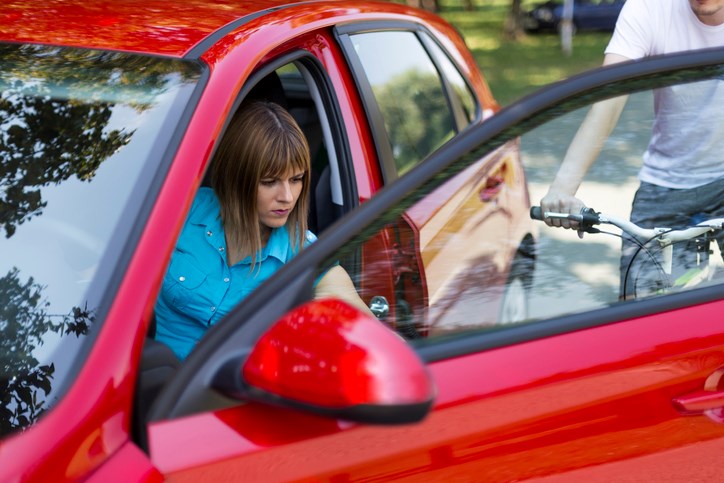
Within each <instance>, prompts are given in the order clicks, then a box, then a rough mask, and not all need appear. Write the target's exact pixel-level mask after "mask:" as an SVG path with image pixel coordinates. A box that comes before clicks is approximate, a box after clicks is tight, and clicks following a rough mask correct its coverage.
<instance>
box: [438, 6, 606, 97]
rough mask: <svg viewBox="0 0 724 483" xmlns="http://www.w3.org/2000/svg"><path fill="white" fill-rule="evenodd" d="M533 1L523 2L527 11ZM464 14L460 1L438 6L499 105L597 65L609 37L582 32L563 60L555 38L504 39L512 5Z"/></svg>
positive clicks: (476, 8)
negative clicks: (468, 51) (463, 41)
mask: <svg viewBox="0 0 724 483" xmlns="http://www.w3.org/2000/svg"><path fill="white" fill-rule="evenodd" d="M535 3H540V2H539V1H536V0H525V1H524V2H523V8H524V9H527V8H529V7H530V6H531V5H533V4H535ZM473 4H474V10H473V11H472V12H468V11H465V10H464V8H463V2H462V0H457V1H452V0H448V1H447V2H442V3H441V7H442V10H441V12H439V14H440V15H441V16H442V17H443V18H445V19H446V20H447V21H448V22H450V23H451V24H453V25H454V26H455V27H457V28H458V30H460V32H461V33H462V35H463V37H464V38H465V41H466V43H467V44H468V47H470V50H471V51H472V53H473V56H474V57H475V60H476V62H477V64H478V66H479V67H480V69H481V70H482V71H483V75H484V76H485V78H486V80H487V81H488V84H489V85H490V89H491V90H492V91H493V95H494V96H495V98H496V99H497V100H498V102H499V103H500V104H501V105H506V104H510V103H511V102H512V101H514V100H516V99H518V98H520V97H522V96H524V95H526V94H529V93H531V92H533V91H534V90H536V89H538V88H540V87H542V86H544V85H546V84H549V83H551V82H556V81H559V80H563V79H566V78H568V77H570V76H572V75H575V74H578V73H580V72H582V71H584V70H588V69H592V68H595V67H598V66H600V65H601V62H602V61H603V51H604V49H605V48H606V45H607V44H608V41H609V39H610V38H611V33H610V32H581V33H578V34H576V36H575V37H574V38H573V52H572V53H571V55H570V56H567V55H566V54H565V53H564V52H563V50H562V48H561V39H560V37H559V36H558V35H557V34H555V33H540V34H527V35H525V36H524V37H523V38H522V39H520V40H518V41H509V40H505V39H504V36H503V25H504V23H505V18H506V15H508V12H509V10H510V4H511V0H478V1H476V2H473Z"/></svg>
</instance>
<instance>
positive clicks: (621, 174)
mask: <svg viewBox="0 0 724 483" xmlns="http://www.w3.org/2000/svg"><path fill="white" fill-rule="evenodd" d="M697 75H698V74H697ZM715 75H717V76H719V77H721V75H722V74H721V71H718V72H716V73H715ZM678 79H679V80H678V82H679V84H676V85H672V86H669V87H664V88H657V89H649V90H644V91H639V89H640V88H641V85H640V84H637V85H636V86H634V87H635V89H636V92H635V93H633V94H631V95H629V96H628V97H627V101H626V103H625V108H624V110H623V113H622V115H621V118H620V120H619V121H618V124H617V126H616V128H615V129H614V131H613V132H612V133H611V135H610V136H609V138H608V139H607V140H606V142H605V143H604V145H603V146H602V149H601V152H600V154H599V155H598V157H597V160H596V162H595V163H594V165H593V167H592V168H591V169H590V170H589V171H588V173H587V175H586V177H585V179H584V181H583V183H582V185H581V187H580V189H579V191H578V193H577V196H578V197H579V198H580V199H581V200H582V201H583V202H584V203H585V204H586V205H587V206H589V207H591V208H593V209H595V210H596V211H597V212H603V213H604V216H603V218H602V221H603V223H601V224H600V225H596V226H594V227H593V228H594V230H593V232H590V233H585V234H584V235H583V236H582V237H580V236H579V235H578V233H577V232H576V231H574V230H565V229H563V228H559V227H550V226H547V225H546V224H544V223H542V222H541V221H537V220H532V219H531V218H530V212H529V208H530V204H531V203H532V204H533V205H538V204H539V200H540V199H541V198H542V197H543V196H544V195H545V193H546V192H547V190H548V187H549V186H550V184H551V182H552V181H553V178H554V176H555V175H556V173H557V171H558V169H559V168H560V165H561V161H562V160H563V157H564V155H565V153H566V150H567V148H568V146H569V144H570V143H571V141H572V139H573V138H574V135H575V134H576V133H577V130H578V128H579V127H580V126H581V124H582V122H583V119H584V117H586V115H587V114H588V112H589V110H590V106H589V105H584V106H583V107H580V108H578V109H575V110H574V109H573V108H570V109H566V106H560V105H559V106H556V107H555V108H551V110H550V111H548V112H544V113H541V114H539V115H538V116H535V117H534V118H530V119H526V120H525V121H523V122H522V123H521V124H519V125H518V126H514V127H513V128H512V129H511V130H510V131H509V134H508V135H507V136H508V139H510V136H513V133H517V134H520V133H523V134H521V135H520V136H519V137H517V138H515V139H511V140H509V141H508V143H507V144H504V145H503V146H502V147H497V146H499V145H500V143H499V141H500V140H499V139H498V140H497V141H493V142H491V143H490V145H489V146H491V147H490V148H489V149H487V148H485V146H483V147H481V148H480V149H479V150H478V151H474V152H473V154H468V155H466V157H465V158H463V159H460V160H457V161H455V162H453V163H452V164H451V165H450V168H449V169H448V170H447V171H443V172H441V173H440V174H439V177H438V178H437V179H440V180H443V183H442V184H440V185H438V184H437V183H435V181H430V182H429V183H428V184H426V185H423V187H421V188H419V189H417V190H415V191H411V192H409V193H407V194H406V197H405V198H404V200H402V201H401V202H399V203H396V204H395V206H394V207H391V208H390V209H389V210H388V211H387V212H386V213H384V214H383V215H382V216H380V217H379V218H378V221H377V222H376V223H378V224H379V225H378V226H377V228H375V229H376V231H374V230H372V228H370V229H368V230H365V231H364V232H363V235H360V236H358V237H357V238H356V239H354V240H352V241H351V242H350V243H347V244H346V245H345V247H344V248H342V249H340V250H339V252H338V253H336V254H335V256H334V257H333V259H334V260H340V261H341V263H342V264H343V266H344V267H345V268H346V270H347V271H348V272H349V273H350V275H351V276H352V278H353V279H354V281H355V283H356V286H357V288H358V291H359V293H360V295H361V296H362V298H363V300H364V301H365V302H366V303H368V304H370V306H374V307H376V308H379V307H380V306H382V305H384V306H385V307H386V309H387V310H377V312H378V313H379V314H381V318H382V319H383V320H384V321H385V322H386V323H388V324H389V325H390V326H391V327H393V328H395V329H396V330H397V331H399V332H400V333H401V334H403V335H404V336H405V337H407V338H408V339H417V340H424V341H434V340H435V339H439V338H448V337H455V336H458V335H459V334H467V333H469V332H470V331H481V330H483V331H488V330H504V329H505V328H506V327H508V326H511V325H516V324H524V323H536V322H539V321H542V320H545V319H549V318H552V317H558V316H563V315H568V314H573V313H581V312H585V311H592V310H596V309H601V308H605V307H609V306H613V305H619V304H627V303H630V302H631V301H637V300H644V299H649V298H652V297H666V296H669V295H670V294H674V293H679V292H681V291H689V290H698V289H701V288H704V287H708V286H710V285H712V284H718V283H721V282H722V280H724V272H723V270H724V268H723V267H724V265H723V264H722V256H721V253H720V252H721V250H720V247H719V246H718V243H717V241H718V242H722V241H724V236H722V231H721V229H720V227H721V224H722V223H721V222H722V221H724V204H722V203H721V199H722V198H721V196H722V193H724V181H722V180H724V167H722V164H721V159H720V158H721V152H722V151H723V150H724V112H722V110H721V109H720V108H719V106H720V105H721V102H722V101H724V81H722V80H718V79H716V80H707V81H703V82H691V83H683V82H684V80H683V79H686V77H685V76H683V75H682V76H681V77H679V78H678ZM648 82H650V80H649V81H648ZM607 89H608V88H607ZM617 92H620V91H617ZM582 102H583V100H581V99H578V100H575V101H572V103H571V104H569V105H571V106H581V104H582ZM563 112H567V113H566V114H561V113H563ZM655 112H656V113H657V114H655ZM703 119H706V121H703ZM526 126H528V127H526ZM704 126H705V128H704ZM682 132H683V133H686V136H684V137H683V138H682V136H681V133H682ZM652 133H653V135H652ZM650 143H652V144H651V146H649V144H650ZM590 149H593V147H591V148H590ZM654 158H656V159H654ZM644 160H646V164H645V166H646V167H642V166H644ZM677 163H678V164H677ZM656 179H661V180H663V181H662V183H670V184H673V185H675V186H678V187H677V188H671V187H667V186H659V187H658V188H657V189H656V190H649V188H647V186H646V185H647V184H651V183H652V182H653V181H652V180H656ZM642 180H644V181H642ZM646 180H648V182H646ZM685 186H693V187H691V188H684V187H685ZM689 190H693V191H689ZM652 193H653V194H652ZM529 199H530V201H529ZM634 200H636V208H635V209H632V204H633V203H634ZM634 212H635V213H636V215H634ZM607 215H610V216H607ZM716 218H719V220H718V221H717V222H716V223H715V225H714V227H713V228H712V229H711V230H709V229H708V228H706V227H705V228H703V229H701V231H700V232H699V234H698V236H695V235H694V234H692V233H690V235H691V236H689V237H687V238H686V239H684V240H681V241H676V242H675V243H673V244H672V245H670V247H671V248H672V251H671V256H668V255H667V253H668V247H669V245H667V244H666V243H662V242H660V240H659V239H658V238H657V233H658V232H655V231H653V229H654V228H661V229H662V230H661V232H662V233H668V232H669V231H671V230H676V229H683V228H686V227H690V226H694V225H697V224H699V223H702V222H704V221H706V220H710V219H716ZM606 219H608V220H614V221H615V220H617V219H621V220H623V222H624V223H625V222H627V221H628V220H629V219H632V220H633V221H635V222H637V223H638V224H639V225H640V226H641V227H642V228H645V229H649V230H652V231H649V232H646V233H644V232H638V233H633V232H630V233H626V232H623V231H622V227H621V226H619V227H617V226H615V225H611V224H606V223H605V221H606ZM697 230H699V229H697ZM707 230H709V231H707ZM622 237H623V238H626V239H627V241H626V245H625V247H622ZM385 301H386V303H385Z"/></svg>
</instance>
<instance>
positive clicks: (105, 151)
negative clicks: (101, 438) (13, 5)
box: [0, 44, 200, 436]
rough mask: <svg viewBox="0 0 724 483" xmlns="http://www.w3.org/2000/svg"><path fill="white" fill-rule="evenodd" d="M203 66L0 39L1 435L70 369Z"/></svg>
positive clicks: (34, 412) (43, 400)
mask: <svg viewBox="0 0 724 483" xmlns="http://www.w3.org/2000/svg"><path fill="white" fill-rule="evenodd" d="M199 72H200V67H199V65H197V64H195V63H190V62H185V61H179V60H173V59H164V58H158V57H142V56H137V55H128V54H122V53H114V52H101V51H94V50H81V49H64V48H58V47H49V46H38V45H18V44H13V45H0V233H1V234H2V236H0V358H1V360H2V362H1V363H0V395H2V404H0V436H2V435H6V434H8V433H11V432H13V431H16V430H18V429H22V428H25V427H27V426H29V425H31V424H32V423H33V422H35V421H36V420H37V419H38V417H39V416H40V415H41V414H42V413H43V412H44V411H45V410H47V408H48V407H49V406H50V405H51V403H54V402H57V400H58V398H59V395H60V392H61V389H60V388H61V387H62V386H64V381H65V380H67V379H68V378H69V377H70V378H72V377H73V376H74V368H77V367H78V365H79V364H78V355H79V354H80V353H84V352H85V351H82V350H81V347H82V346H83V344H82V342H83V339H84V337H85V336H86V334H88V333H89V332H90V331H91V329H92V326H93V325H94V324H98V323H99V322H100V320H99V319H100V317H101V314H100V313H99V312H100V311H99V304H100V298H101V296H102V292H103V290H104V289H105V288H106V287H107V284H108V280H109V279H110V278H111V277H110V274H109V272H110V270H109V269H108V268H105V269H104V268H99V267H104V266H108V267H110V266H111V265H112V264H113V263H116V262H108V261H106V260H107V259H112V258H113V259H117V258H118V254H119V253H120V249H119V248H117V247H114V245H118V244H119V242H118V239H124V236H125V232H124V231H123V230H127V228H123V229H120V230H119V228H118V227H119V221H120V220H121V219H122V218H123V217H124V216H128V210H129V208H128V206H129V201H130V200H132V199H136V197H138V195H139V189H146V186H147V183H148V181H147V179H150V178H151V177H152V176H151V175H148V174H149V173H155V172H156V171H157V170H158V169H159V163H160V161H161V158H162V157H163V156H162V155H163V153H164V152H165V151H166V150H167V148H168V143H169V142H170V137H171V134H170V133H171V132H173V130H174V127H175V123H174V122H169V121H170V120H171V119H174V118H179V117H180V112H181V111H182V110H183V109H184V107H185V106H186V104H187V103H188V102H189V99H190V98H191V94H192V92H193V90H194V86H195V85H196V83H197V82H198V80H199V76H200V74H199ZM139 186H141V188H139ZM126 224H128V223H126ZM104 255H105V256H104Z"/></svg>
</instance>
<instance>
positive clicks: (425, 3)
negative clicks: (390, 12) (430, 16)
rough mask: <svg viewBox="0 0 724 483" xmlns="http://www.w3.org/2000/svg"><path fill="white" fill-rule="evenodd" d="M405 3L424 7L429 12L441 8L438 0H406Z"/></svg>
mask: <svg viewBox="0 0 724 483" xmlns="http://www.w3.org/2000/svg"><path fill="white" fill-rule="evenodd" d="M405 3H407V5H409V6H410V7H417V8H423V9H425V10H427V11H429V12H438V11H439V10H440V5H438V0H406V2H405Z"/></svg>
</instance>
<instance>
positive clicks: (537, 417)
mask: <svg viewBox="0 0 724 483" xmlns="http://www.w3.org/2000/svg"><path fill="white" fill-rule="evenodd" d="M722 308H724V302H715V303H711V304H706V305H702V306H700V307H697V308H695V310H692V308H688V309H682V311H684V310H686V312H687V314H688V315H687V318H686V319H683V318H682V317H681V316H680V313H678V312H677V311H673V312H670V313H669V314H667V315H666V316H663V317H662V316H661V315H659V316H649V317H643V318H640V319H634V320H627V321H622V322H620V323H615V324H611V325H607V326H604V327H597V328H592V329H588V330H581V331H577V332H571V333H568V334H563V335H560V336H556V337H550V338H547V339H545V340H536V341H531V342H527V343H521V344H516V345H513V346H509V347H502V348H499V349H493V350H489V351H484V352H480V353H476V354H471V355H467V356H462V357H457V358H451V359H447V360H442V361H437V362H433V363H431V364H430V370H431V372H432V375H433V378H434V380H435V383H436V385H437V388H438V397H437V401H436V403H435V409H434V411H433V412H432V413H431V414H430V416H429V417H428V418H427V419H426V420H425V421H423V422H422V423H419V424H416V425H407V426H399V427H385V426H373V425H355V424H352V423H345V422H343V421H333V420H328V419H324V418H321V417H316V416H311V415H308V414H304V413H301V412H296V411H292V410H286V409H280V408H272V407H264V406H261V405H257V404H254V403H249V404H244V405H241V406H239V407H236V408H230V409H227V410H223V411H219V412H216V413H208V414H200V415H195V416H190V417H188V418H183V419H178V420H174V421H167V422H160V423H155V424H154V426H153V427H152V428H151V430H152V431H151V455H152V458H153V460H154V462H155V463H156V464H157V466H158V468H159V469H161V470H162V471H163V472H164V474H165V475H166V476H172V477H174V479H175V478H176V477H179V478H180V477H183V478H181V479H186V478H187V477H188V478H189V479H191V478H201V477H203V478H209V477H212V476H214V477H224V476H225V477H229V476H230V475H235V474H239V475H241V474H243V475H245V477H247V478H248V477H251V476H253V475H263V477H264V479H265V481H282V480H287V479H294V480H298V481H304V480H312V479H317V478H321V479H331V480H335V479H338V478H343V479H345V478H347V479H354V480H358V479H373V480H377V479H380V480H382V479H384V480H388V479H393V478H394V479H401V480H409V481H414V480H417V479H420V480H421V479H423V478H426V479H428V481H429V478H431V477H434V478H440V479H457V480H461V479H462V480H463V481H480V480H486V481H512V480H518V479H527V478H532V477H543V476H548V475H561V474H565V473H567V472H570V471H576V472H577V473H576V474H579V475H580V474H582V473H583V474H585V471H586V470H587V469H591V471H592V472H594V473H595V474H604V475H605V474H608V472H611V474H615V473H616V472H617V471H618V467H617V464H618V463H620V464H622V465H624V466H625V467H627V468H629V470H632V471H633V473H629V476H631V477H634V478H635V477H636V474H637V471H636V468H637V467H634V468H633V469H632V468H631V465H630V459H631V458H646V457H648V456H649V455H653V454H657V453H661V452H663V451H675V450H686V448H687V446H688V445H691V444H695V443H698V442H701V441H715V440H718V441H719V442H721V441H723V440H724V425H722V424H719V423H715V422H713V421H712V420H710V419H709V418H707V417H706V416H703V415H701V416H688V415H682V414H680V413H679V412H677V411H676V410H675V409H674V406H673V404H672V400H673V399H674V398H675V397H677V396H679V395H682V394H687V393H689V392H691V391H695V390H697V389H698V388H703V386H704V381H705V380H706V378H707V377H708V376H709V374H711V373H712V372H714V371H716V370H717V369H719V368H721V367H724V335H723V334H722V333H721V330H720V327H719V324H718V322H717V318H716V317H714V316H713V314H716V313H718V312H719V311H721V310H722ZM682 311H679V312H682ZM690 315H693V316H695V317H696V318H695V319H689V318H688V317H689V316H690ZM461 374H464V376H463V377H460V376H459V375H461ZM189 438H191V439H193V441H194V442H195V443H196V444H194V445H190V444H189V442H190V439H189ZM712 447H719V446H717V445H714V444H712ZM206 452H208V454H206ZM212 455H214V458H216V459H217V461H216V462H215V463H214V464H213V465H211V464H207V465H206V466H203V465H201V466H200V467H197V463H200V462H202V461H206V462H208V461H210V458H211V456H212ZM320 455H324V456H323V457H320ZM521 459H524V460H525V462H526V464H525V465H521V464H519V463H520V461H521ZM603 463H607V469H606V470H602V469H601V468H600V467H599V466H598V465H601V464H603ZM659 464H660V465H663V466H660V467H659V470H660V471H661V473H662V474H665V470H666V467H670V468H671V469H672V470H675V469H676V467H677V466H680V465H681V461H679V460H668V461H666V460H665V461H660V462H659ZM647 468H648V466H642V467H641V468H640V476H642V477H643V475H645V474H646V473H645V472H646V471H647ZM692 471H693V473H692V474H696V473H695V472H696V469H692ZM251 479H252V480H253V479H254V478H251ZM196 481H198V480H196Z"/></svg>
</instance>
